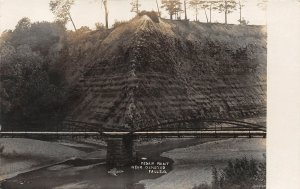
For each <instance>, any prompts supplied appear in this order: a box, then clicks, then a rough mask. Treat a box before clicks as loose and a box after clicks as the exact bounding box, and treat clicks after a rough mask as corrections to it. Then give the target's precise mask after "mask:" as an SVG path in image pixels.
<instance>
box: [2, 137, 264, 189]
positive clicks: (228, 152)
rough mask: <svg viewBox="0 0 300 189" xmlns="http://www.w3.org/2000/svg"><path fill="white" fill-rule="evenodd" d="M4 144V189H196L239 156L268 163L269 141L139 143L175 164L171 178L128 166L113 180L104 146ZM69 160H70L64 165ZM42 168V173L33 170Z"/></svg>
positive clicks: (147, 154)
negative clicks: (213, 172)
mask: <svg viewBox="0 0 300 189" xmlns="http://www.w3.org/2000/svg"><path fill="white" fill-rule="evenodd" d="M0 144H1V145H2V147H3V146H4V147H3V150H2V156H1V158H0V164H1V169H0V178H2V180H3V179H5V178H10V177H13V178H11V179H8V180H6V181H4V182H2V186H1V185H0V186H1V187H2V189H4V188H5V189H9V188H14V189H17V188H22V189H23V188H25V189H26V188H28V189H31V188H45V187H46V186H45V185H47V187H46V188H49V189H50V188H56V189H60V188H63V189H68V188H72V189H76V188H103V187H104V188H112V189H118V188H122V189H123V188H127V189H130V188H144V187H145V188H147V189H148V188H149V189H160V188H161V189H168V188H170V189H171V188H172V189H177V188H178V189H179V188H180V189H190V188H192V187H193V186H194V185H198V184H200V183H205V182H206V183H210V182H211V180H212V176H211V175H212V174H211V167H212V166H215V167H217V168H222V167H224V165H225V164H226V162H227V161H228V160H230V159H235V158H240V157H248V158H253V159H256V160H259V161H265V150H266V143H265V139H227V140H215V139H213V140H211V139H210V140H204V139H202V140H201V139H168V140H157V141H154V142H153V141H151V142H150V141H146V142H143V143H139V144H138V146H139V147H138V150H139V154H140V158H144V159H145V158H147V161H164V162H171V163H172V165H171V166H169V167H167V174H149V173H148V172H146V171H133V170H131V169H130V168H124V169H123V170H122V171H124V172H123V173H120V174H119V175H118V176H113V175H110V174H108V173H107V171H108V169H107V167H106V166H105V161H104V160H105V155H106V154H105V149H104V148H105V147H104V146H103V143H101V142H100V143H95V144H91V143H90V142H89V143H88V144H87V143H86V142H84V143H74V142H73V143H69V142H60V143H58V142H43V141H37V140H29V139H0ZM3 154H4V156H3ZM160 154H161V156H160ZM25 157H26V158H25ZM75 157H76V158H80V159H75ZM66 159H70V160H69V161H64V160H66ZM57 162H63V163H58V164H57ZM50 164H52V165H50ZM47 165H50V166H47ZM40 167H43V168H40ZM37 168H40V169H38V170H36V171H30V170H32V169H37ZM27 171H29V172H28V173H24V174H20V175H18V176H16V175H17V174H19V173H22V172H27ZM45 183H46V184H45ZM137 183H139V184H137Z"/></svg>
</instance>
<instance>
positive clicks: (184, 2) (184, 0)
mask: <svg viewBox="0 0 300 189" xmlns="http://www.w3.org/2000/svg"><path fill="white" fill-rule="evenodd" d="M183 6H184V19H185V20H187V13H186V0H183Z"/></svg>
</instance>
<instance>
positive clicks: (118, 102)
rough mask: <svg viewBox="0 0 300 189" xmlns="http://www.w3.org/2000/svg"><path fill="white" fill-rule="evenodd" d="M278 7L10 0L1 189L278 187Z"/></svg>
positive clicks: (1, 13)
mask: <svg viewBox="0 0 300 189" xmlns="http://www.w3.org/2000/svg"><path fill="white" fill-rule="evenodd" d="M294 3H295V4H296V5H300V2H298V1H294ZM269 5H270V2H268V1H267V0H27V1H22V0H0V189H100V188H101V189H265V188H269V187H267V184H266V175H267V166H266V165H267V149H268V145H269V144H268V145H267V138H268V137H269V135H267V128H268V127H269V126H270V125H269V124H268V127H267V118H268V116H269V114H268V116H267V112H269V107H268V106H267V103H268V99H267V96H269V88H268V87H269V86H268V85H269V83H268V84H267V82H268V78H269V77H268V76H269V75H268V74H269V73H267V65H268V66H269V62H270V61H269V57H268V52H269V49H268V48H269V45H268V42H269V41H268V38H269V28H268V27H269V26H268V12H267V10H268V6H269ZM267 57H268V58H267ZM267 62H268V64H267ZM268 69H269V68H268ZM267 88H268V95H267ZM273 94H274V93H273ZM268 104H269V103H268ZM268 120H269V119H268ZM268 129H269V128H268ZM268 134H269V133H268Z"/></svg>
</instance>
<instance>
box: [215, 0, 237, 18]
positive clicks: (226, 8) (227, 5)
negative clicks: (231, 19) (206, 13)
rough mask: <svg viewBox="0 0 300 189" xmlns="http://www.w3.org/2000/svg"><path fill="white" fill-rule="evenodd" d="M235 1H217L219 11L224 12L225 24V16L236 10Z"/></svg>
mask: <svg viewBox="0 0 300 189" xmlns="http://www.w3.org/2000/svg"><path fill="white" fill-rule="evenodd" d="M236 7H237V2H236V1H235V0H222V1H219V2H218V10H219V12H220V13H221V12H224V15H225V24H227V16H228V14H230V13H232V12H233V11H234V10H236Z"/></svg>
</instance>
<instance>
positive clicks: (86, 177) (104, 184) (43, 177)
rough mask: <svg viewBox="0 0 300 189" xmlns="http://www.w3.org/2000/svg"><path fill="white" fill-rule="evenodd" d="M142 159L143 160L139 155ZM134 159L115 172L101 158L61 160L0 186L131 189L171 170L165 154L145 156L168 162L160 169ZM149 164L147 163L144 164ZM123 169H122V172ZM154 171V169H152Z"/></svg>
mask: <svg viewBox="0 0 300 189" xmlns="http://www.w3.org/2000/svg"><path fill="white" fill-rule="evenodd" d="M140 161H142V162H144V160H142V159H140ZM140 161H139V162H137V163H135V164H133V166H134V167H135V168H137V167H141V166H142V167H143V168H142V169H133V167H131V166H128V167H123V168H118V169H117V172H120V173H117V174H116V175H117V176H114V175H113V174H110V173H108V171H110V170H111V168H109V167H107V166H106V164H105V162H104V161H103V160H95V159H93V160H80V159H77V160H69V161H66V162H64V163H61V164H58V165H54V166H49V167H47V168H43V169H40V170H36V171H32V172H30V173H26V174H21V175H19V176H17V177H15V178H13V179H9V180H8V181H6V182H3V183H2V189H32V188H43V189H52V188H56V189H59V188H64V189H68V188H72V189H73V188H105V189H125V188H126V189H127V188H128V189H135V188H139V189H141V188H144V187H143V186H142V185H137V184H135V183H138V182H139V181H140V180H144V179H155V178H158V177H160V176H162V175H164V174H166V173H168V172H170V171H171V168H172V160H170V159H168V158H165V157H156V158H154V159H153V158H149V159H147V160H146V161H147V162H153V163H154V164H155V165H156V164H157V162H169V164H168V165H166V166H165V169H164V170H165V171H161V172H164V173H158V172H159V171H158V172H157V171H154V170H153V169H151V170H152V172H151V173H150V172H149V170H148V169H146V166H145V165H144V164H145V163H141V162H140ZM142 164H143V165H142ZM147 168H149V166H148V167H147ZM122 171H123V172H122ZM154 172H156V173H154Z"/></svg>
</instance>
